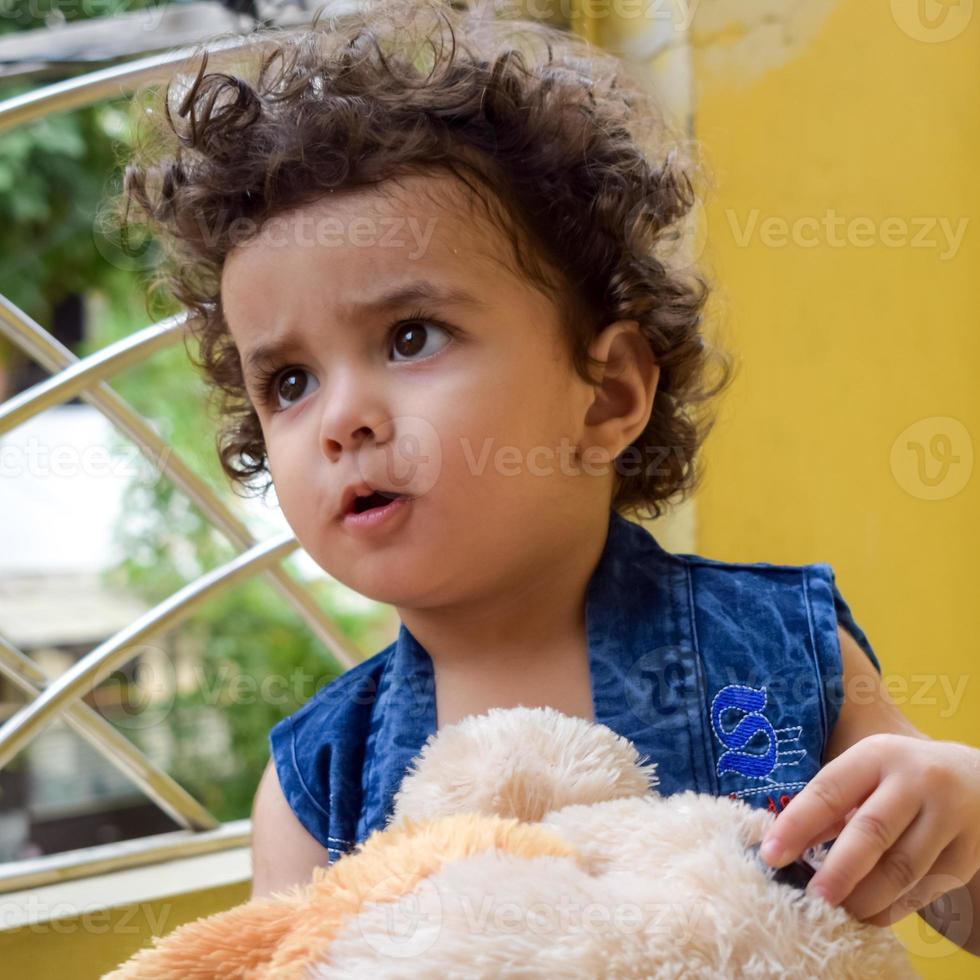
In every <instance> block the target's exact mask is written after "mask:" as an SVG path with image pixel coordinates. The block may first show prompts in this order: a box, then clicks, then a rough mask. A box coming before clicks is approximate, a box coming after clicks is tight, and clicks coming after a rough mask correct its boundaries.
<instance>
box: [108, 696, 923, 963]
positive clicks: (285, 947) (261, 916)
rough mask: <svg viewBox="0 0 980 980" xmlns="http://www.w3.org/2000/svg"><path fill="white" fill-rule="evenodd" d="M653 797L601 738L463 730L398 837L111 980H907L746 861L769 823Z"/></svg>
mask: <svg viewBox="0 0 980 980" xmlns="http://www.w3.org/2000/svg"><path fill="white" fill-rule="evenodd" d="M655 786H656V774H655V766H654V764H653V763H647V762H646V761H645V760H642V759H640V758H639V757H638V755H637V752H636V750H635V748H634V747H633V745H632V743H630V742H629V741H628V740H626V739H623V738H621V737H620V736H618V735H616V734H615V733H614V732H612V731H611V730H610V729H608V728H606V727H604V726H602V725H596V724H590V723H588V722H586V721H584V720H582V719H578V718H570V717H567V716H565V715H562V714H561V713H560V712H558V711H555V710H554V709H551V708H523V707H520V708H511V709H501V708H494V709H491V710H490V711H489V712H487V713H486V714H484V715H479V716H471V717H468V718H465V719H463V720H462V721H461V722H459V723H458V724H457V725H452V726H447V727H446V728H443V729H441V730H440V731H439V732H438V733H437V735H436V736H434V738H433V739H430V741H429V742H428V743H427V744H426V746H425V747H424V749H423V750H422V752H421V753H420V755H419V757H418V758H417V759H416V760H415V765H414V766H413V768H412V769H411V770H410V771H409V773H408V774H407V775H406V777H405V779H404V781H403V783H402V786H401V788H400V790H399V792H398V794H397V795H396V797H395V812H394V815H393V818H392V821H391V824H390V826H389V827H388V828H386V829H385V830H383V831H377V832H375V833H374V834H372V835H371V836H370V837H369V838H368V839H367V840H366V841H365V842H364V843H363V844H362V845H361V846H360V847H359V848H357V849H356V850H355V851H354V852H353V853H351V854H349V855H347V856H345V857H344V858H343V859H341V860H340V861H339V862H337V863H335V864H333V865H331V866H330V867H328V868H317V869H316V870H315V872H314V876H313V881H312V882H311V883H310V884H309V885H308V886H306V887H305V888H300V887H296V888H294V889H291V890H290V891H289V892H288V893H283V894H282V895H281V896H278V897H276V898H274V899H260V900H256V901H255V902H251V903H245V904H244V905H243V906H240V907H239V908H237V909H232V910H229V912H226V913H219V914H218V915H217V916H210V917H208V918H206V919H202V920H199V921H198V922H195V923H189V924H188V925H185V926H182V927H180V928H179V929H177V930H175V931H174V932H173V933H171V934H170V935H168V936H166V937H164V938H163V939H160V940H157V941H156V945H155V948H152V949H146V950H143V951H141V952H140V953H138V954H136V956H134V957H133V958H131V960H129V961H127V963H126V964H123V966H122V967H120V969H119V970H117V971H114V972H113V973H112V974H109V975H108V976H109V977H110V978H111V980H124V978H126V980H128V978H140V980H158V978H160V980H162V978H164V977H181V978H183V977H201V978H205V977H219V976H220V977H222V978H232V977H241V978H243V980H244V978H254V980H259V978H273V977H275V978H277V980H278V978H283V977H285V978H289V977H296V978H300V977H304V978H318V980H339V978H350V980H354V978H370V980H397V978H409V977H411V978H433V980H435V978H440V980H442V978H484V977H485V978H491V977H515V978H527V980H530V978H541V980H544V978H586V977H588V978H593V977H594V978H605V977H609V978H671V980H673V978H682V977H692V978H695V977H696V978H730V977H747V978H754V977H800V978H803V977H807V978H809V977H834V978H836V977H840V978H843V977H853V978H859V977H860V978H865V977H889V978H892V977H894V978H905V977H914V976H915V974H914V973H913V971H912V970H911V968H910V966H909V964H908V961H907V958H906V956H905V952H904V949H903V947H902V946H901V944H900V943H899V941H898V939H897V938H896V937H895V935H894V934H893V933H892V932H891V931H890V930H888V929H880V928H878V927H875V926H870V925H864V924H862V923H860V922H857V921H856V920H854V919H852V918H851V917H850V916H849V915H848V913H847V912H846V911H844V910H843V909H841V908H834V907H831V906H829V905H827V904H826V903H825V902H823V901H821V900H819V899H810V898H808V897H807V896H806V895H805V894H803V893H802V892H800V891H798V890H796V889H794V888H791V887H789V886H787V885H783V884H779V883H777V882H775V881H773V880H772V871H771V870H770V869H769V868H767V867H765V866H764V865H763V864H761V863H760V862H759V861H758V859H757V858H755V857H754V856H753V854H752V853H751V852H749V851H747V850H746V847H747V845H749V844H752V843H754V842H757V841H758V840H759V839H760V838H761V837H762V834H763V832H764V830H765V828H766V826H767V825H768V823H769V822H770V821H771V820H772V819H773V817H772V814H769V813H767V812H765V811H763V810H758V809H753V808H750V807H749V806H747V805H746V804H744V803H741V802H735V801H731V800H728V799H725V798H717V797H712V796H705V795H699V794H695V793H691V792H688V793H680V794H676V795H674V796H670V797H667V798H663V797H660V796H658V795H656V792H655V789H654V787H655ZM284 906H285V907H287V908H288V910H289V916H288V918H289V924H288V926H287V924H286V921H285V920H284V917H283V915H282V909H283V907H284Z"/></svg>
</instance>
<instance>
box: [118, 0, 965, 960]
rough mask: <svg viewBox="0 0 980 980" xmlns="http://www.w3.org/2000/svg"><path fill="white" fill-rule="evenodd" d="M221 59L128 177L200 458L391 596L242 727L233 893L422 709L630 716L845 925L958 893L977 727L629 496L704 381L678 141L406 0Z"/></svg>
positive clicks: (691, 471) (437, 723) (342, 836)
mask: <svg viewBox="0 0 980 980" xmlns="http://www.w3.org/2000/svg"><path fill="white" fill-rule="evenodd" d="M218 57H219V55H218V54H215V55H214V56H213V58H212V61H217V60H218ZM220 57H221V58H222V60H221V61H220V63H219V66H220V68H221V69H222V70H217V69H214V68H213V69H212V70H211V71H210V72H208V71H206V67H207V64H208V58H207V57H204V58H203V60H202V63H201V65H200V70H199V71H198V72H197V74H196V77H195V78H193V79H187V78H183V79H182V82H181V85H178V84H177V82H176V79H175V81H174V82H173V83H171V86H170V91H169V92H168V93H167V94H166V95H165V97H164V103H163V108H162V109H161V108H160V107H159V106H158V107H157V109H156V113H155V116H154V114H153V112H150V113H148V114H147V120H148V121H150V122H153V120H154V119H155V120H156V121H157V122H159V123H160V124H161V125H160V126H159V127H158V135H160V136H162V137H163V138H161V139H158V140H157V141H156V142H152V141H151V142H148V143H147V144H146V145H144V146H143V147H141V149H140V150H139V152H138V155H137V158H136V160H135V161H134V162H133V163H132V164H131V165H130V166H129V167H128V168H127V173H126V187H125V194H126V196H127V199H128V200H129V201H130V203H132V204H134V205H136V206H137V208H138V209H139V210H140V211H141V212H142V213H143V215H145V217H146V219H147V221H148V222H149V223H150V224H151V226H152V227H153V228H154V229H155V231H156V232H157V234H158V236H159V237H160V239H161V241H162V242H163V243H164V244H165V246H166V248H167V253H166V254H167V261H166V263H165V265H164V278H163V280H162V281H163V282H165V284H166V285H167V286H168V287H169V288H170V289H171V290H172V292H173V293H174V295H175V296H176V297H177V298H178V299H179V300H180V301H181V303H182V304H184V305H185V306H186V307H187V309H188V310H189V312H190V314H191V316H192V320H191V325H192V329H193V330H194V332H195V334H196V336H197V337H198V338H199V340H200V343H201V346H200V350H201V354H202V364H203V367H204V369H205V371H206V374H207V376H208V378H209V379H210V380H211V382H212V383H213V384H214V386H215V387H216V389H217V390H219V391H220V392H221V397H222V399H223V401H222V409H223V413H224V423H223V429H222V432H221V435H220V438H219V454H220V458H221V461H222V464H223V466H224V468H225V470H226V472H227V473H228V474H229V476H230V477H231V478H232V479H233V480H234V481H236V482H239V483H242V484H244V483H246V482H247V481H249V480H251V479H252V478H254V477H259V476H261V475H263V474H267V475H268V476H269V477H270V478H271V481H272V483H273V484H274V486H275V489H276V492H277V496H278V500H279V503H280V504H281V506H282V510H283V513H284V515H285V517H286V519H287V520H288V522H289V524H290V526H291V527H292V528H293V530H294V531H295V533H296V536H297V538H298V540H299V542H300V543H301V544H302V546H303V547H304V548H305V550H306V551H307V552H308V553H309V554H310V555H311V556H312V558H313V559H314V560H315V561H316V562H317V563H318V564H319V565H320V566H322V567H323V568H324V569H325V570H326V571H327V572H328V573H329V574H330V575H332V576H333V577H335V578H336V579H338V580H339V581H341V582H343V583H345V584H346V585H348V586H350V587H351V588H352V589H354V590H356V591H357V592H359V593H361V594H363V595H365V596H369V597H371V598H373V599H376V600H378V601H381V602H385V603H390V604H392V605H393V606H394V607H395V608H396V609H397V612H398V615H399V617H400V629H399V633H398V636H397V639H396V640H395V642H393V643H392V644H391V645H390V646H388V647H386V648H385V649H384V650H381V651H380V652H378V653H377V654H375V655H374V656H372V657H371V658H369V659H368V660H365V661H363V662H362V663H359V664H358V665H357V666H355V667H354V668H353V669H351V670H349V671H348V672H347V673H345V674H344V675H343V676H341V677H339V678H338V679H336V680H335V681H333V682H332V683H329V684H327V685H325V686H323V687H322V688H321V689H320V690H319V691H318V692H317V693H316V694H315V695H314V696H313V697H312V698H310V700H309V701H308V702H307V703H306V704H305V705H304V706H303V707H302V708H300V709H299V710H298V711H296V712H295V713H293V714H292V715H290V716H289V717H286V718H284V719H283V720H282V721H281V722H279V723H278V724H277V725H276V726H275V727H274V728H273V729H272V731H271V733H270V745H271V759H270V763H269V766H268V768H267V770H266V772H265V774H264V775H263V777H262V780H261V783H260V786H259V789H258V792H257V794H256V800H255V805H254V809H253V863H254V886H253V888H254V891H253V894H254V895H262V894H267V893H268V892H270V891H273V890H279V889H283V888H285V887H287V886H288V885H291V884H293V883H295V882H300V881H304V880H308V879H309V877H310V875H311V872H312V869H313V867H314V866H316V865H318V864H324V863H327V862H329V861H333V860H336V859H337V858H338V857H340V856H341V855H342V854H344V853H346V852H348V851H350V850H351V849H352V848H353V847H355V845H356V844H358V843H359V842H361V841H363V840H364V839H365V838H366V837H367V836H368V835H369V834H370V833H371V832H372V831H374V830H377V829H379V828H382V827H383V826H384V825H385V822H386V820H387V819H388V817H389V816H390V814H391V812H392V802H393V796H394V793H395V791H396V790H397V788H398V786H399V784H400V782H401V779H402V778H403V776H404V775H405V772H406V770H407V767H408V765H409V762H410V760H411V759H412V757H413V756H414V755H416V754H417V753H418V752H419V751H420V749H421V748H422V746H423V744H424V743H425V741H426V739H427V738H428V736H429V735H431V734H432V733H433V732H435V731H436V730H437V729H438V728H440V727H442V726H444V725H447V724H451V723H453V722H455V721H457V720H459V719H460V718H462V717H464V716H466V715H469V714H474V713H481V712H484V711H486V710H487V709H489V708H490V707H494V706H500V707H508V706H514V705H517V704H524V705H529V706H534V705H550V706H552V707H554V708H557V709H558V710H560V711H563V712H565V713H567V714H569V715H575V716H580V717H583V718H587V719H589V720H595V721H598V722H601V723H603V724H605V725H607V726H609V727H610V728H611V729H613V730H614V731H616V732H617V733H619V734H620V735H623V736H625V737H627V738H629V739H631V740H632V741H633V742H634V743H635V744H636V746H637V748H638V749H639V750H640V751H641V753H642V754H643V755H644V756H646V757H648V758H650V759H652V760H654V761H656V762H657V764H658V775H659V787H658V788H659V790H660V791H661V792H663V793H665V794H668V793H673V792H677V791H679V790H684V789H693V790H698V791H701V792H704V793H710V794H716V795H717V794H724V795H727V796H729V797H731V798H733V799H736V800H742V801H744V802H745V803H747V804H749V805H752V806H760V807H768V808H769V809H771V810H774V811H776V812H778V814H779V816H778V817H777V819H776V821H775V823H774V825H773V827H772V829H771V831H770V833H769V835H768V838H767V841H766V843H765V845H764V847H763V852H762V853H763V856H764V857H765V858H766V859H767V860H769V861H771V862H772V863H773V864H777V865H779V864H785V863H787V862H789V861H792V860H793V859H794V858H795V857H797V856H798V855H799V854H800V853H801V852H802V851H803V850H804V849H805V848H806V847H807V846H811V845H813V844H816V843H820V842H824V841H827V840H830V839H832V838H834V837H837V840H836V842H835V844H834V846H833V847H832V849H831V851H830V853H829V855H828V856H827V858H826V860H825V862H824V864H823V867H822V868H821V869H820V870H819V871H818V873H817V874H816V875H815V876H814V878H813V879H812V882H811V885H810V887H811V888H812V889H814V890H815V891H817V892H819V893H822V894H823V895H824V896H825V897H826V898H827V900H828V901H833V902H841V901H844V900H845V899H846V900H847V907H848V908H849V909H850V910H851V911H852V912H853V913H854V914H855V915H857V916H859V917H861V918H864V919H867V920H869V921H872V922H876V923H878V924H884V923H886V922H888V921H891V920H893V919H894V918H896V917H897V915H900V914H906V913H907V912H908V911H911V910H912V909H922V908H923V907H925V906H927V904H928V903H929V902H931V901H932V900H933V899H935V898H936V897H937V896H938V895H940V894H945V893H947V892H948V893H950V894H951V896H952V897H953V898H954V899H955V900H956V901H957V902H959V903H960V904H959V905H958V906H956V907H957V908H959V909H961V910H962V909H964V908H966V907H967V906H968V904H969V899H970V897H971V895H972V896H973V898H974V900H975V899H976V897H977V887H976V880H975V878H974V876H975V875H976V872H977V869H978V866H980V779H978V771H980V770H978V758H980V750H977V749H974V748H971V747H968V746H964V745H959V744H953V743H943V742H935V741H932V740H931V739H928V738H927V737H926V736H924V735H922V734H921V733H920V732H918V731H917V730H916V729H914V728H913V727H912V726H911V724H909V723H908V722H907V721H906V720H905V719H904V718H903V716H902V715H901V714H900V712H899V711H898V709H897V708H896V707H895V705H894V704H893V703H892V702H891V701H890V699H889V698H888V695H887V693H886V691H885V689H884V687H883V685H882V683H881V680H880V676H879V673H880V671H879V665H878V661H877V659H876V658H875V654H874V652H873V650H872V648H871V645H870V644H869V642H868V639H867V637H866V636H865V634H864V633H863V631H862V630H861V629H860V628H859V627H858V625H857V624H856V623H855V621H854V619H853V617H852V616H851V613H850V610H849V608H848V605H847V603H846V602H845V600H844V598H843V597H842V595H841V593H840V591H839V589H838V587H837V585H836V583H835V580H834V572H833V570H832V568H831V566H830V565H828V564H826V563H813V564H808V565H800V566H793V565H777V564H770V563H766V562H748V563H739V562H725V561H720V560H713V559H710V558H705V557H701V556H698V555H693V554H671V553H669V552H667V551H666V550H665V549H664V548H663V547H661V546H660V544H659V543H658V542H657V540H656V539H655V537H654V536H653V534H651V532H650V531H649V530H647V529H646V528H644V527H642V526H641V525H640V524H638V523H635V522H633V521H631V520H628V519H627V517H626V516H625V515H627V514H629V513H632V514H637V515H641V516H656V515H658V514H660V513H661V512H662V511H663V509H664V506H665V504H666V503H667V501H669V500H671V499H677V498H680V497H683V496H684V495H685V494H689V493H690V492H691V491H692V490H693V489H694V488H695V487H696V486H697V485H698V482H699V480H700V475H701V471H700V470H699V469H698V465H697V464H698V462H699V457H698V456H697V450H698V449H699V447H700V446H701V444H702V442H703V440H704V437H705V435H706V433H707V431H708V429H709V427H710V424H711V417H710V414H709V413H708V412H707V411H706V406H707V405H708V403H709V400H710V399H711V398H712V396H715V395H717V394H718V393H719V392H720V391H722V390H723V389H724V388H725V387H726V385H727V384H728V383H729V381H730V380H731V377H732V368H731V360H730V358H729V357H728V355H726V354H724V352H723V351H721V350H720V349H717V348H715V347H714V346H712V345H711V344H709V343H708V342H707V340H706V338H705V336H704V331H703V323H702V308H703V306H704V302H705V299H706V295H707V287H706V285H705V282H704V281H703V280H702V279H701V278H700V277H699V276H698V275H697V274H696V273H695V272H694V271H693V270H691V269H690V268H688V267H686V266H685V264H684V262H683V261H681V260H678V252H677V250H676V249H671V248H669V247H668V245H669V242H670V240H671V238H672V236H674V235H675V233H676V230H677V228H678V225H679V223H680V221H681V219H683V218H684V216H685V214H687V213H688V211H689V210H690V209H691V207H692V205H693V203H694V199H695V198H694V191H693V186H692V182H691V178H690V173H691V172H693V171H692V168H691V167H689V166H688V165H687V164H686V163H685V162H684V160H683V157H682V154H683V150H684V148H685V146H686V142H685V141H684V140H681V139H678V138H677V136H676V134H675V133H674V131H673V129H672V127H671V125H670V124H669V122H668V121H667V120H666V119H665V118H664V116H663V114H662V113H660V112H659V111H658V110H657V107H656V104H655V103H654V101H653V100H652V99H651V98H650V97H649V96H648V95H647V94H645V93H644V91H643V89H642V86H640V85H639V84H636V83H631V82H630V80H629V77H628V76H627V73H626V72H625V70H624V67H623V66H622V65H621V64H620V63H619V62H618V61H617V60H616V59H614V58H612V57H611V56H609V55H606V54H603V53H602V52H598V51H595V50H592V49H591V48H589V47H588V46H586V45H585V44H584V43H582V42H579V41H577V40H575V39H574V38H572V37H570V36H569V35H568V34H566V33H565V32H563V31H560V30H558V29H557V28H553V27H547V26H545V25H543V24H541V23H532V22H523V21H502V20H499V19H497V20H494V19H492V18H487V17H485V16H483V17H481V16H479V15H477V14H476V13H473V12H470V13H466V12H462V11H460V10H457V9H455V8H454V7H452V6H448V5H444V4H442V3H439V2H437V0H429V2H426V3H421V4H420V3H414V2H413V3H406V2H403V0H395V2H390V0H385V2H378V3H372V4H368V5H367V6H365V7H363V8H362V9H361V10H360V12H358V13H356V14H349V15H346V16H344V17H338V18H336V19H334V20H328V21H325V22H323V21H319V20H318V21H317V22H316V23H314V25H313V27H312V28H311V29H309V30H307V31H304V32H300V33H295V34H290V33H286V32H280V31H274V30H266V31H260V32H259V33H258V34H256V35H255V36H254V37H253V38H252V39H251V40H250V41H248V42H247V43H246V44H245V45H244V46H243V48H242V49H241V50H239V51H237V52H235V53H234V56H233V57H232V56H228V55H221V56H220ZM232 68H233V69H234V70H232ZM151 117H152V118H151ZM292 388H295V391H291V390H290V389H292ZM733 519H735V518H734V514H733ZM852 681H855V682H859V681H863V682H864V684H865V686H864V687H863V688H862V690H863V691H865V692H866V691H868V690H871V691H873V692H874V695H873V696H871V697H868V696H864V697H861V698H858V697H853V698H852V697H847V698H845V696H844V694H845V690H849V689H850V684H851V682H852ZM790 801H792V805H791V806H789V807H787V804H788V803H790ZM924 914H926V913H924ZM961 919H962V916H961ZM971 929H972V921H971V923H970V924H969V926H968V928H967V930H966V932H965V933H963V934H962V935H956V936H954V938H956V939H957V941H959V942H961V943H962V944H963V945H966V946H968V947H969V948H973V949H976V942H977V932H976V931H975V930H974V931H972V932H971ZM953 931H954V932H955V929H954V930H953ZM961 932H962V929H961ZM951 934H952V933H951Z"/></svg>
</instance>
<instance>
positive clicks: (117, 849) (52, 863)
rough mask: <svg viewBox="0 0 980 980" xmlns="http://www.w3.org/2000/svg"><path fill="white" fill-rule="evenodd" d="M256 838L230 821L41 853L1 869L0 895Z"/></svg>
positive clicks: (243, 824)
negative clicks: (208, 826)
mask: <svg viewBox="0 0 980 980" xmlns="http://www.w3.org/2000/svg"><path fill="white" fill-rule="evenodd" d="M251 839H252V821H251V820H250V819H249V818H247V817H245V818H243V819H241V820H227V821H225V823H223V824H221V825H220V826H218V827H215V828H214V829H213V830H202V831H199V832H197V833H194V832H192V831H189V830H170V831H168V832H167V833H165V834H153V835H151V836H150V837H136V838H134V839H133V840H122V841H113V842H112V843H111V844H93V845H92V846H91V847H81V848H78V849H77V850H74V851H61V852H59V853H57V854H42V855H41V856H40V857H34V858H24V859H22V860H20V861H10V862H7V863H4V864H0V893H4V892H13V891H20V890H22V889H24V890H26V889H28V888H40V887H41V886H42V885H53V884H55V883H56V882H59V881H71V880H72V879H76V878H90V877H93V876H95V875H101V874H106V873H108V872H110V871H119V870H121V869H122V868H141V867H144V866H145V865H148V864H157V863H159V862H161V861H173V860H176V859H177V858H185V857H191V856H193V855H195V854H213V853H215V852H216V851H225V850H230V849H231V848H234V847H248V844H249V841H250V840H251Z"/></svg>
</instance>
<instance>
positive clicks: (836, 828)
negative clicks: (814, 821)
mask: <svg viewBox="0 0 980 980" xmlns="http://www.w3.org/2000/svg"><path fill="white" fill-rule="evenodd" d="M857 809H858V808H857V807H856V806H854V807H851V809H850V811H848V814H847V816H846V817H844V819H843V820H838V821H837V823H835V824H831V826H829V827H825V828H824V829H823V830H821V831H820V833H819V834H815V835H814V836H813V837H811V838H810V840H809V842H808V843H807V845H806V847H804V848H803V849H804V850H806V849H807V848H809V847H816V846H817V844H823V843H825V842H826V841H829V840H833V839H834V838H835V837H837V836H838V835H839V834H840V832H841V831H842V830H843V829H844V828H845V827H846V826H847V821H848V820H850V819H851V817H853V816H854V814H855V813H857Z"/></svg>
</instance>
